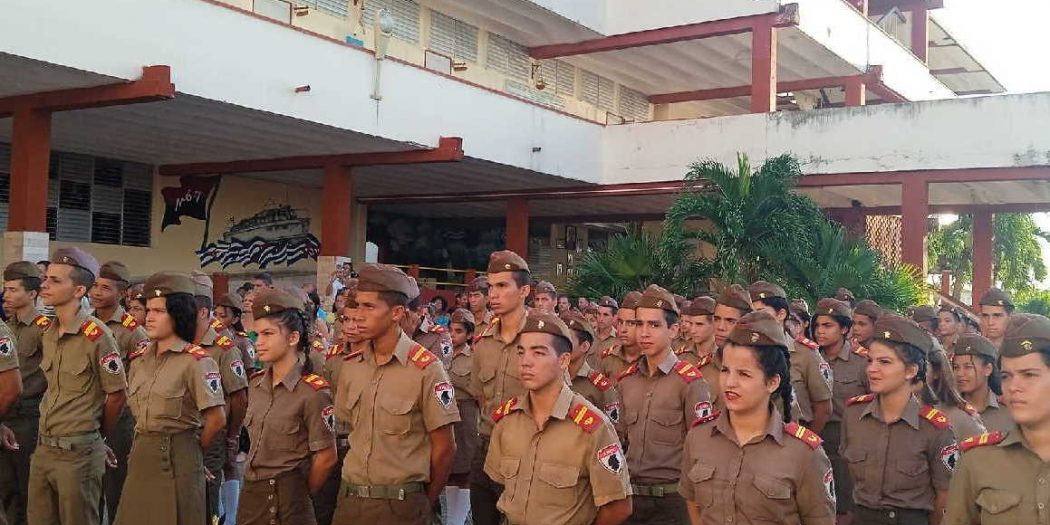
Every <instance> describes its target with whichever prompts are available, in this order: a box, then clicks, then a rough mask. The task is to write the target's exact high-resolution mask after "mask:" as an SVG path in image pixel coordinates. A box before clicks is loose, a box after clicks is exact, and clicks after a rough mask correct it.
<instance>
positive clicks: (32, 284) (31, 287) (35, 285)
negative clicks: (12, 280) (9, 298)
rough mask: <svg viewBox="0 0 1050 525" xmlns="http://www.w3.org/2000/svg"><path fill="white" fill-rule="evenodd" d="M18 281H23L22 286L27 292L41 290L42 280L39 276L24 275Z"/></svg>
mask: <svg viewBox="0 0 1050 525" xmlns="http://www.w3.org/2000/svg"><path fill="white" fill-rule="evenodd" d="M18 281H19V282H20V283H22V288H25V290H26V291H27V292H37V293H39V292H40V283H41V282H42V281H41V280H40V278H39V277H23V278H21V279H19V280H18Z"/></svg>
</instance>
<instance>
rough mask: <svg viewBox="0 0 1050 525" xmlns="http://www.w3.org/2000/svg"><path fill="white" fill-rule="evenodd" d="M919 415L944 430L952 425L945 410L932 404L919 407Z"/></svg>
mask: <svg viewBox="0 0 1050 525" xmlns="http://www.w3.org/2000/svg"><path fill="white" fill-rule="evenodd" d="M919 415H920V416H922V417H923V419H925V420H927V421H929V422H930V423H932V424H933V426H935V427H937V428H938V429H940V430H944V429H946V428H950V427H951V422H950V421H948V414H945V413H944V412H941V411H940V410H938V409H936V408H933V407H931V406H928V405H923V406H921V407H919Z"/></svg>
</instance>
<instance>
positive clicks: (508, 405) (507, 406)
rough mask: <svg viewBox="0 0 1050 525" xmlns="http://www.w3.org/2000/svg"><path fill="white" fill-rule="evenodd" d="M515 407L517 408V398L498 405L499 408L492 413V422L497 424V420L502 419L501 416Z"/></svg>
mask: <svg viewBox="0 0 1050 525" xmlns="http://www.w3.org/2000/svg"><path fill="white" fill-rule="evenodd" d="M516 406H518V398H517V397H516V396H515V397H512V398H510V399H508V400H507V402H506V403H503V404H502V405H500V406H499V408H497V409H496V410H495V412H493V413H492V422H493V423H498V422H499V420H501V419H503V416H506V415H507V414H509V413H510V411H511V410H514V407H516Z"/></svg>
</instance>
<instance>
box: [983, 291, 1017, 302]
mask: <svg viewBox="0 0 1050 525" xmlns="http://www.w3.org/2000/svg"><path fill="white" fill-rule="evenodd" d="M979 304H982V305H986V306H1013V305H1014V300H1013V298H1011V297H1010V294H1008V293H1006V292H1004V291H1002V290H1000V289H999V288H990V289H989V290H988V291H987V292H984V295H982V296H981V301H980V303H979Z"/></svg>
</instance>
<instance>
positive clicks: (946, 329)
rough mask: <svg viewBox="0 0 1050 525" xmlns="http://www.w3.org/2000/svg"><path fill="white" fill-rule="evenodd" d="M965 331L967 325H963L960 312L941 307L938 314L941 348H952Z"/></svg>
mask: <svg viewBox="0 0 1050 525" xmlns="http://www.w3.org/2000/svg"><path fill="white" fill-rule="evenodd" d="M965 330H966V325H965V324H963V320H962V315H961V314H960V313H959V311H958V310H956V309H955V308H953V307H951V306H948V305H944V306H941V310H940V311H939V312H937V335H938V337H939V339H940V342H941V346H943V347H944V348H951V347H952V346H953V345H955V341H956V339H958V338H959V336H960V335H962V334H963V332H965Z"/></svg>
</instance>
